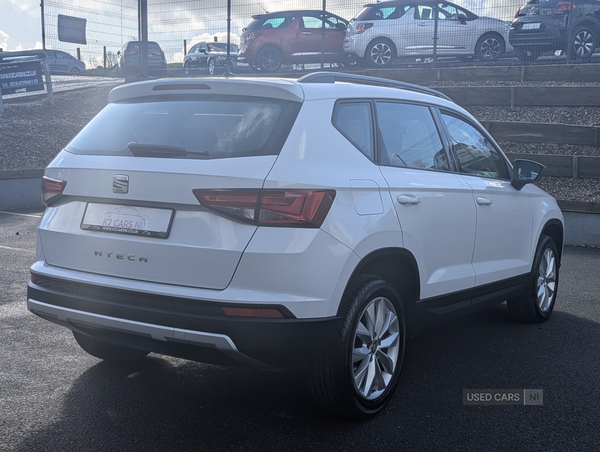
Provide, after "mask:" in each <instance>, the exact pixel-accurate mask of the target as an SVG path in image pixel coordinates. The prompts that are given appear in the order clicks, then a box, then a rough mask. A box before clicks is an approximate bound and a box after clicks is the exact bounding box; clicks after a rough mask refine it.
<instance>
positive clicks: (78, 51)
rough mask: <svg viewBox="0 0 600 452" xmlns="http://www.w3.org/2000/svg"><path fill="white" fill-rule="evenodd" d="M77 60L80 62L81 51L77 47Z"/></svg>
mask: <svg viewBox="0 0 600 452" xmlns="http://www.w3.org/2000/svg"><path fill="white" fill-rule="evenodd" d="M77 59H78V60H79V61H81V49H80V48H79V47H77Z"/></svg>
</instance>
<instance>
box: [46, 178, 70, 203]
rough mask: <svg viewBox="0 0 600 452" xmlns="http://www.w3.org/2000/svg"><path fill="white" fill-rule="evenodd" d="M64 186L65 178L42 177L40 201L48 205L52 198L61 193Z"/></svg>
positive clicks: (65, 183) (65, 184)
mask: <svg viewBox="0 0 600 452" xmlns="http://www.w3.org/2000/svg"><path fill="white" fill-rule="evenodd" d="M66 186H67V181H66V180H60V179H52V178H50V177H46V176H44V177H42V202H43V203H44V204H45V205H47V206H48V205H50V203H51V202H52V200H54V199H55V198H57V197H58V196H60V195H62V193H63V190H64V189H65V187H66Z"/></svg>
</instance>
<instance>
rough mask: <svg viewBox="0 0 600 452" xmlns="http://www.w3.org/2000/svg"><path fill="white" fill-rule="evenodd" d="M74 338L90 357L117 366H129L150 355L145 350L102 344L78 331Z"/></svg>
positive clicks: (74, 332) (74, 333)
mask: <svg viewBox="0 0 600 452" xmlns="http://www.w3.org/2000/svg"><path fill="white" fill-rule="evenodd" d="M73 336H75V340H76V341H77V343H78V344H79V346H80V347H81V348H82V349H83V350H85V351H86V352H88V353H89V354H90V355H92V356H95V357H96V358H100V359H103V360H104V361H108V362H112V363H115V364H127V363H132V362H135V361H139V360H140V359H142V358H143V357H144V356H146V355H147V354H148V352H145V351H143V350H138V349H135V348H129V347H123V346H120V345H114V344H109V343H107V342H102V341H99V340H98V339H94V338H93V337H91V336H88V335H87V334H83V333H78V332H76V331H73Z"/></svg>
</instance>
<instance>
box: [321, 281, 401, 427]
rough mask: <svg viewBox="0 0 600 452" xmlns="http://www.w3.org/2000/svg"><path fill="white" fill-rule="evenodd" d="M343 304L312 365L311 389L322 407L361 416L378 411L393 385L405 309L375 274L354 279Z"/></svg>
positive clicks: (390, 288) (342, 413) (391, 392)
mask: <svg viewBox="0 0 600 452" xmlns="http://www.w3.org/2000/svg"><path fill="white" fill-rule="evenodd" d="M344 306H345V307H344V308H343V309H344V311H343V313H342V323H341V326H340V329H339V331H337V332H336V336H335V337H334V339H333V342H332V344H331V346H330V347H329V350H327V351H324V352H323V353H322V354H321V355H320V356H319V357H318V358H317V359H316V361H315V364H314V366H313V368H312V375H311V383H312V389H313V394H314V396H315V399H316V401H317V403H319V404H320V405H321V406H322V407H323V408H325V409H327V410H329V411H333V412H335V413H337V414H339V415H341V416H344V417H347V418H352V419H363V418H367V417H370V416H373V415H375V414H376V413H378V412H379V411H381V409H382V408H383V407H384V406H385V405H386V404H387V403H388V402H389V400H390V398H391V397H392V394H393V392H394V389H395V388H396V386H397V384H398V379H399V377H400V370H401V368H402V360H403V357H404V344H405V340H406V325H405V319H404V310H403V307H402V303H401V301H400V297H399V296H398V294H397V292H396V290H395V289H394V287H392V286H391V285H390V284H388V283H387V282H386V281H385V280H383V279H381V278H378V277H366V278H364V279H362V280H360V281H359V282H358V283H356V284H355V286H354V287H353V288H352V290H351V291H350V294H349V296H348V297H347V299H346V300H345V302H344Z"/></svg>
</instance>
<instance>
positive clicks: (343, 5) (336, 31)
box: [44, 0, 600, 72]
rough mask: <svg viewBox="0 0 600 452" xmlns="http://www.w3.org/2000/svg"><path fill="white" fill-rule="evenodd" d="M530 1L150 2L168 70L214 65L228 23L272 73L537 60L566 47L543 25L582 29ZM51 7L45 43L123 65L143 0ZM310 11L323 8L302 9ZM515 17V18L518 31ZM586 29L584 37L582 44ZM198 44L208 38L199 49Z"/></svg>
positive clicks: (562, 9) (245, 56)
mask: <svg viewBox="0 0 600 452" xmlns="http://www.w3.org/2000/svg"><path fill="white" fill-rule="evenodd" d="M523 2H524V0H457V1H456V2H455V4H453V3H447V2H439V1H433V0H429V1H428V0H423V1H421V2H418V1H412V0H411V1H407V2H394V3H390V2H383V3H375V4H372V5H371V6H369V7H365V6H364V3H365V2H364V0H326V11H327V15H326V16H323V14H319V13H318V11H322V10H323V6H324V5H323V3H324V2H323V0H280V1H265V2H253V1H251V0H231V2H230V8H231V10H230V15H229V16H228V9H227V2H226V1H225V0H174V1H168V0H147V5H148V9H147V10H148V39H149V41H153V42H156V43H157V44H158V45H159V46H160V48H161V49H162V51H163V52H164V56H165V58H166V61H167V63H169V67H183V65H184V63H185V62H189V61H190V60H189V58H188V59H186V58H185V56H186V54H188V53H189V52H190V50H193V51H194V52H197V53H199V54H200V53H202V57H203V58H199V59H200V60H202V61H203V64H204V65H205V67H208V61H209V58H208V56H210V55H209V54H210V46H209V48H207V47H206V45H210V43H214V42H219V43H225V42H227V40H228V33H227V31H228V25H229V28H230V34H229V39H230V42H231V43H232V44H235V45H239V46H240V47H239V49H238V47H232V48H231V49H230V50H231V52H232V53H234V54H236V55H235V56H236V57H239V60H238V63H240V64H239V65H240V66H241V65H246V64H249V65H250V67H253V68H254V67H257V68H258V69H261V70H263V71H267V72H268V71H276V70H278V69H279V68H280V67H281V66H282V65H284V66H285V65H302V66H303V65H306V64H318V63H320V62H321V58H322V56H321V53H323V54H324V55H326V58H325V61H327V62H331V63H333V62H335V63H338V64H342V63H343V64H344V65H345V64H350V63H354V62H358V63H360V64H363V65H368V66H371V67H388V66H390V65H397V64H402V63H409V64H411V63H418V62H420V63H431V62H432V61H436V62H437V61H443V60H448V61H459V62H464V61H474V62H476V63H478V64H487V63H494V62H496V61H497V60H499V59H504V58H508V57H510V58H514V57H519V59H520V60H522V61H533V60H535V59H536V58H537V57H538V56H540V55H542V54H545V55H548V56H549V55H553V54H554V55H558V54H559V53H560V51H561V50H562V51H564V50H565V49H566V47H565V46H566V44H565V43H564V42H563V43H561V42H558V43H555V42H552V43H541V44H540V42H541V41H540V42H534V41H532V39H533V38H536V36H538V37H539V35H541V34H543V33H542V32H544V30H546V28H547V24H546V22H548V24H550V25H552V26H553V27H558V29H559V31H558V33H559V35H560V36H564V39H565V40H566V39H567V38H568V39H570V40H573V39H574V38H573V37H572V36H571V35H568V34H567V32H577V31H580V30H579V29H577V28H576V27H575V25H572V26H571V27H570V28H569V26H568V23H569V19H568V17H570V16H573V15H574V14H575V11H576V9H571V8H570V5H569V2H564V1H562V2H561V1H559V0H555V1H554V3H556V5H555V4H554V3H553V0H545V1H544V2H542V3H544V4H546V3H547V4H548V5H549V6H548V8H547V9H548V11H545V12H544V11H542V9H543V8H541V7H538V8H537V10H535V8H534V9H532V10H529V9H527V10H526V9H523V8H521V7H522V6H523ZM591 3H593V2H591ZM595 3H597V1H596V2H595ZM44 5H45V8H44V21H45V29H46V46H47V48H49V49H57V50H63V51H65V52H68V53H69V54H71V55H72V56H76V57H78V58H79V59H81V60H82V61H84V62H85V64H86V66H87V68H88V70H89V69H92V68H96V67H97V66H104V65H107V66H108V67H112V66H114V65H116V63H117V61H118V56H117V53H118V52H120V51H123V49H124V47H123V46H124V44H125V43H126V42H128V41H136V40H138V39H139V28H138V18H139V17H138V1H137V0H45V3H44ZM557 5H562V6H557ZM578 5H579V3H578ZM578 8H579V11H580V10H581V7H579V6H578ZM307 10H308V11H310V10H312V11H316V12H315V13H308V12H302V11H307ZM294 11H295V12H294ZM277 13H278V14H277ZM578 14H579V13H578ZM257 15H261V16H260V18H259V19H258V20H254V19H253V17H256V16H257ZM533 16H535V17H533ZM598 16H599V17H600V13H599V14H598ZM228 19H230V20H228ZM550 20H551V22H549V21H550ZM512 21H515V23H518V25H517V26H515V27H513V28H514V29H513V31H511V22H512ZM544 21H546V22H544ZM575 22H576V21H575V20H571V23H573V24H574V23H575ZM535 24H537V25H535ZM599 24H600V23H599ZM548 26H549V25H548ZM561 26H562V28H560V27H561ZM536 27H537V28H536ZM82 28H83V31H82ZM599 30H600V28H599ZM511 33H512V34H511ZM536 33H537V35H536ZM593 33H595V31H592V34H593ZM586 36H587V35H585V34H582V35H581V36H579V37H580V38H581V39H583V40H584V41H585V39H586ZM599 38H600V36H596V35H592V36H591V38H589V40H590V42H588V43H587V44H586V43H585V42H584V44H583V46H580V50H581V49H582V48H583V50H584V51H585V52H587V51H589V50H590V49H589V47H590V46H591V47H592V48H591V53H593V52H594V49H593V47H594V45H597V44H598V43H599V41H600V39H599ZM515 39H516V40H517V41H518V42H517V44H518V45H516V46H515V47H514V48H513V46H512V45H511V42H513V40H515ZM519 40H520V41H519ZM322 41H323V42H322ZM538 41H539V40H538ZM201 43H206V45H205V46H204V47H201V46H200V45H198V46H196V44H201ZM586 45H587V47H586ZM213 47H214V46H213ZM221 50H223V48H221ZM225 50H226V49H225ZM238 50H239V54H238ZM556 51H558V52H556ZM544 52H545V53H544ZM591 53H590V55H591ZM576 56H577V55H575V57H576ZM580 56H581V55H580ZM588 56H589V55H583V58H582V59H586V58H587V57H588ZM216 61H218V60H216ZM559 61H563V60H559ZM515 63H516V61H515Z"/></svg>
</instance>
